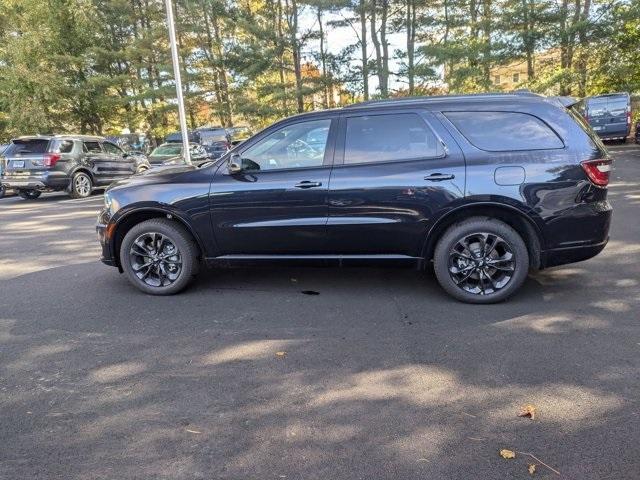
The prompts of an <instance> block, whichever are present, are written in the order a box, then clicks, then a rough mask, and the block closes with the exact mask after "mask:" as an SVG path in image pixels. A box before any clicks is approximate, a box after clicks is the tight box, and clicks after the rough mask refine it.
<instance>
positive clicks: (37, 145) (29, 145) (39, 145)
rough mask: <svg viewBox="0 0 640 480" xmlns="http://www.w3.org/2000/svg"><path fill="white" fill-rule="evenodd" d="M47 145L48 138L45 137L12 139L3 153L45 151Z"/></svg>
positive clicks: (19, 153)
mask: <svg viewBox="0 0 640 480" xmlns="http://www.w3.org/2000/svg"><path fill="white" fill-rule="evenodd" d="M48 146H49V140H45V139H39V138H38V139H29V140H13V141H12V142H11V145H9V147H8V148H7V150H6V151H5V152H4V154H5V155H7V156H11V155H30V154H32V153H45V152H46V151H47V147H48Z"/></svg>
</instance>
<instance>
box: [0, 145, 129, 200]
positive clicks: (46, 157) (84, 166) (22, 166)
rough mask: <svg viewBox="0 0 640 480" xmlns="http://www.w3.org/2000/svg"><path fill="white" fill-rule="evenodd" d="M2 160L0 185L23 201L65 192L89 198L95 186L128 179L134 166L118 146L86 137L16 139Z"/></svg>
mask: <svg viewBox="0 0 640 480" xmlns="http://www.w3.org/2000/svg"><path fill="white" fill-rule="evenodd" d="M3 157H4V159H5V160H4V163H5V171H4V174H3V177H2V184H3V185H5V186H6V187H7V188H13V189H15V190H17V191H18V194H19V195H20V196H21V197H22V198H25V199H34V198H38V197H39V196H40V194H41V193H42V192H43V191H56V190H67V191H68V192H69V193H70V195H71V196H72V197H74V198H82V197H88V196H89V195H90V194H91V191H92V189H93V188H94V187H98V186H107V185H109V184H110V183H111V182H113V181H115V180H120V179H123V178H126V177H129V176H130V175H132V174H133V173H135V172H136V165H137V162H136V160H135V159H134V158H132V157H129V156H128V155H127V154H126V153H124V152H123V151H122V149H120V147H118V146H116V145H114V144H113V143H111V142H108V141H106V140H105V139H104V138H102V137H93V136H85V135H47V136H42V135H39V136H32V137H20V138H16V139H14V140H12V141H11V144H10V145H9V147H8V148H7V149H6V150H5V152H4V154H3Z"/></svg>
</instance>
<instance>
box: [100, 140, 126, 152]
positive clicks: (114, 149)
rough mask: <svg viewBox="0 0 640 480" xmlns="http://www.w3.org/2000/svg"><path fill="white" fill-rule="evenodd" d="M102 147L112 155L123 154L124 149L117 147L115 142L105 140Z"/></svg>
mask: <svg viewBox="0 0 640 480" xmlns="http://www.w3.org/2000/svg"><path fill="white" fill-rule="evenodd" d="M102 148H103V150H104V151H105V152H107V153H110V154H112V155H122V150H120V149H119V148H118V147H116V146H115V145H114V144H113V143H109V142H104V143H103V144H102Z"/></svg>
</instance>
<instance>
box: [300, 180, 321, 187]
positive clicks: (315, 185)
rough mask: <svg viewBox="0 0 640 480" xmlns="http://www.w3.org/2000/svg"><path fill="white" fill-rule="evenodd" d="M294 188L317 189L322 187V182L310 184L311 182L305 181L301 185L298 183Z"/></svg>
mask: <svg viewBox="0 0 640 480" xmlns="http://www.w3.org/2000/svg"><path fill="white" fill-rule="evenodd" d="M294 186H295V187H296V188H315V187H321V186H322V182H310V181H309V180H304V181H302V182H300V183H296V184H295V185H294Z"/></svg>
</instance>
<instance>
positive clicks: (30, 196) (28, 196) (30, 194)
mask: <svg viewBox="0 0 640 480" xmlns="http://www.w3.org/2000/svg"><path fill="white" fill-rule="evenodd" d="M18 195H20V196H21V197H22V198H24V199H25V200H35V199H36V198H38V197H39V196H40V195H42V192H41V191H39V190H18Z"/></svg>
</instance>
